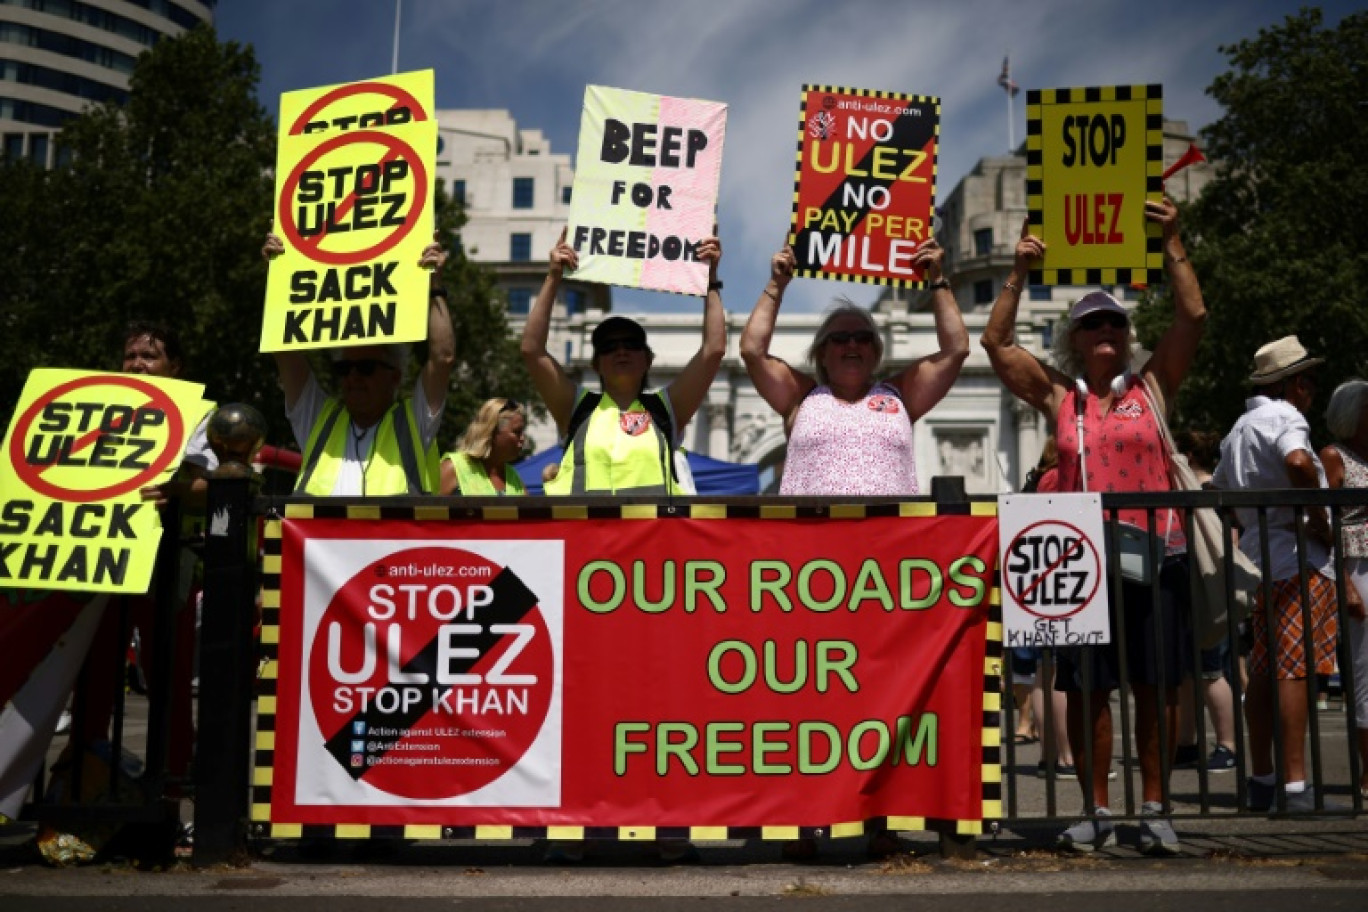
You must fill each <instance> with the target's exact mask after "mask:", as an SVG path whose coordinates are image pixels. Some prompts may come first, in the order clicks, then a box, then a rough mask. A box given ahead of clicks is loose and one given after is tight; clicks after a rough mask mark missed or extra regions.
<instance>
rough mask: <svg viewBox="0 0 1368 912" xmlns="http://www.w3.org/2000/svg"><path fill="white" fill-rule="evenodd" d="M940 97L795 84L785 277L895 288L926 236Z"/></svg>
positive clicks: (904, 281)
mask: <svg viewBox="0 0 1368 912" xmlns="http://www.w3.org/2000/svg"><path fill="white" fill-rule="evenodd" d="M939 135H940V99H939V98H933V97H929V96H925V95H900V94H896V93H893V92H876V91H870V90H868V89H842V88H836V87H833V86H817V85H805V86H803V94H802V102H801V106H800V109H799V115H798V161H797V173H796V175H795V177H794V185H795V190H794V194H793V225H792V227H791V229H790V234H789V245H790V246H792V247H793V253H794V257H795V258H796V259H797V269H796V272H795V274H796V275H800V276H805V277H808V278H823V279H841V280H843V281H847V282H866V283H872V284H876V285H892V286H895V287H900V288H912V287H920V286H921V285H923V284H924V280H925V276H924V275H923V274H922V270H920V269H917V268H914V267H913V265H912V255H913V253H915V252H916V249H917V247H918V245H920V244H921V243H922V242H923V241H925V240H926V239H927V238H929V237H931V233H932V216H933V213H934V212H935V207H936V156H937V152H936V149H937V142H938V137H939Z"/></svg>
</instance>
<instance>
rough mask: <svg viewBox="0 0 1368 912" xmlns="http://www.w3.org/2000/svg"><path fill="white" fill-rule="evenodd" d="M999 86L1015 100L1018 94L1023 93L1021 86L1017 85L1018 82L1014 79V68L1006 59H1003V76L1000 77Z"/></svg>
mask: <svg viewBox="0 0 1368 912" xmlns="http://www.w3.org/2000/svg"><path fill="white" fill-rule="evenodd" d="M998 85H1000V86H1002V87H1003V88H1004V89H1006V90H1007V94H1008V95H1011V96H1012V97H1013V98H1015V97H1016V94H1017V92H1020V91H1021V86H1019V85H1017V84H1016V80H1014V79H1012V67H1011V65H1010V64H1009V63H1008V61H1007V58H1006V57H1003V58H1002V75H1001V76H999V77H998Z"/></svg>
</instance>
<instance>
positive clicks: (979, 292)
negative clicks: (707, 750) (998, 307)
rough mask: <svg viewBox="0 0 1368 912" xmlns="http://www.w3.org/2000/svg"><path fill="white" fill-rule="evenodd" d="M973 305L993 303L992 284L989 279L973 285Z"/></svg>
mask: <svg viewBox="0 0 1368 912" xmlns="http://www.w3.org/2000/svg"><path fill="white" fill-rule="evenodd" d="M974 303H975V304H991V303H993V282H992V280H991V279H984V280H983V281H982V282H975V283H974Z"/></svg>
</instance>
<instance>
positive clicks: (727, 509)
mask: <svg viewBox="0 0 1368 912" xmlns="http://www.w3.org/2000/svg"><path fill="white" fill-rule="evenodd" d="M669 509H670V508H669V507H667V506H656V505H653V504H624V505H620V506H616V507H611V508H610V507H604V508H601V509H600V508H584V507H569V508H550V509H545V508H538V509H526V508H518V507H489V508H484V509H480V510H474V509H466V508H459V507H456V508H453V507H427V506H422V507H384V508H377V507H374V506H369V505H367V506H332V505H327V506H319V505H313V504H287V505H286V506H285V510H284V515H285V519H356V520H376V519H382V518H383V519H393V520H409V521H418V522H423V521H438V522H441V521H450V520H452V519H459V520H490V521H501V520H508V519H515V520H516V519H519V518H537V519H544V518H546V514H547V513H548V512H549V513H552V514H555V515H554V517H553V518H556V519H589V518H594V519H600V518H603V519H611V518H620V519H654V518H680V517H681V516H687V518H690V519H727V518H729V517H735V518H743V517H744V518H750V519H755V518H758V519H799V518H809V517H827V518H830V519H864V518H873V517H876V516H898V517H924V518H925V517H934V516H956V515H958V516H966V515H967V516H996V515H997V503H996V502H992V501H974V502H969V503H950V504H937V503H932V502H902V503H889V504H829V505H826V506H812V507H808V506H799V505H787V504H775V505H773V506H759V507H752V506H736V505H732V504H690V505H689V510H688V512H687V514H683V513H680V512H679V511H677V510H676V512H674V513H669V512H666V511H667V510H669ZM453 514H456V515H453ZM533 514H535V517H534V516H533ZM591 514H592V515H591ZM648 514H649V515H648ZM281 535H282V523H281V520H279V519H272V520H268V521H267V522H266V524H265V532H264V535H263V537H262V552H263V553H262V561H261V588H262V596H261V648H262V657H263V660H264V661H263V664H262V668H261V673H260V676H259V680H258V682H257V693H258V696H257V730H256V751H255V761H254V765H253V769H252V804H251V813H250V820H251V832H252V835H254V836H256V837H262V838H270V839H297V838H304V837H308V838H323V839H328V838H331V839H370V838H372V837H376V838H396V839H479V840H488V841H499V840H511V839H565V840H577V839H615V840H620V841H634V840H652V839H658V838H687V839H691V840H694V841H700V842H701V841H709V840H737V839H762V840H781V841H785V840H791V839H798V838H802V837H821V836H831V837H833V838H839V837H846V836H861V835H864V834H866V833H875V832H879V831H881V830H895V831H897V830H927V831H930V832H938V833H949V834H956V835H961V836H977V835H979V834H981V833H982V832H983V824H984V821H987V820H996V819H998V818H1000V817H1001V816H1002V767H1001V734H1000V731H999V719H998V713H999V712H1000V711H1001V708H1002V706H1001V664H1002V613H1001V612H1002V609H1001V600H1000V596H999V591H998V588H997V586H996V585H995V586H993V588H992V589H991V590H990V592H989V602H990V607H989V620H988V628H987V631H986V636H987V646H986V650H985V662H984V676H983V727H982V730H981V733H980V738H979V742H980V744H981V745H982V760H981V763H982V771H981V777H980V778H981V783H982V796H983V797H982V819H980V820H949V819H942V818H935V817H898V816H889V817H872V818H870V819H868V820H855V821H847V822H844V823H834V824H831V825H830V826H825V827H797V826H759V827H727V826H690V827H651V826H625V827H578V826H544V827H529V826H511V825H509V826H505V825H483V826H471V825H459V826H457V825H445V824H410V825H386V826H373V825H371V824H365V823H337V824H319V825H316V824H299V823H279V822H275V821H273V820H272V819H271V789H272V787H273V786H274V783H275V733H276V700H277V683H278V681H279V664H278V663H279V645H280V571H281V545H282V538H281Z"/></svg>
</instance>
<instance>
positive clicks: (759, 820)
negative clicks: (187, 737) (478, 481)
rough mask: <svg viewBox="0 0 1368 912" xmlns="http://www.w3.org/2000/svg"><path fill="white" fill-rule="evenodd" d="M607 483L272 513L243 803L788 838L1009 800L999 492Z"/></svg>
mask: <svg viewBox="0 0 1368 912" xmlns="http://www.w3.org/2000/svg"><path fill="white" fill-rule="evenodd" d="M620 509H621V512H622V515H621V516H617V515H613V516H612V517H611V518H593V519H588V518H567V519H558V518H551V512H552V511H550V510H547V509H545V508H542V509H540V510H537V511H529V513H530V514H531V515H523V516H518V515H517V513H518V511H517V510H516V509H508V508H505V509H503V510H502V511H500V516H499V517H497V518H498V519H512V520H513V521H490V520H456V519H447V518H444V515H443V514H446V512H447V511H446V510H445V509H444V508H418V509H417V510H415V511H413V512H414V514H415V515H414V518H409V517H402V516H396V514H397V513H398V514H402V513H403V512H404V511H403V509H402V508H395V509H393V510H391V509H386V510H385V511H384V517H385V518H380V516H381V514H380V513H379V512H378V511H375V510H374V509H368V508H361V509H360V510H358V511H355V512H353V513H352V514H350V515H349V514H348V508H346V507H342V506H338V507H332V506H329V507H316V508H307V510H308V512H309V513H310V514H312V517H313V518H302V519H291V518H289V516H288V514H287V518H286V519H285V520H284V521H283V523H280V524H272V526H271V528H269V529H268V532H267V542H268V546H267V555H268V556H267V559H266V560H267V563H266V568H267V573H268V577H267V584H268V594H267V598H266V603H265V604H266V606H267V615H266V627H267V634H266V636H265V639H266V641H267V642H272V641H278V653H277V656H276V658H277V662H278V664H275V665H272V666H270V667H269V670H268V674H267V678H268V682H269V683H268V691H270V690H273V691H274V697H273V699H271V700H270V701H269V702H268V704H267V706H266V708H265V710H264V712H265V719H266V721H265V722H264V723H263V725H262V726H261V727H262V729H263V730H262V731H261V732H260V735H259V738H260V740H259V741H258V770H257V776H256V781H257V782H258V784H259V786H262V787H259V788H258V789H257V792H256V795H255V798H254V806H253V819H254V820H257V821H259V822H261V823H262V824H263V825H264V824H265V823H266V822H269V824H270V825H271V826H270V832H272V833H273V834H275V835H285V836H288V835H291V834H292V833H294V834H297V833H301V832H306V830H305V829H304V828H306V827H309V826H329V827H336V828H339V831H340V830H341V829H343V828H350V829H349V830H348V832H349V833H350V834H351V835H363V834H367V833H374V832H375V828H381V830H382V831H385V828H399V829H395V830H392V832H394V833H396V834H400V833H402V835H406V836H409V837H419V838H421V837H423V836H425V835H430V836H434V837H440V836H442V835H443V834H446V835H447V836H449V835H450V834H451V833H453V832H456V831H461V830H462V828H467V827H468V828H473V829H474V834H475V835H477V836H492V837H497V836H498V835H499V834H500V833H503V834H504V836H505V837H507V836H508V835H510V834H511V831H509V830H506V829H501V828H508V827H518V828H521V829H520V832H522V831H525V829H526V828H544V829H545V831H546V833H547V835H550V836H552V837H553V838H556V837H563V838H575V837H577V836H583V835H591V836H592V835H621V836H624V837H629V838H630V837H635V838H643V834H644V838H650V836H651V834H653V833H654V832H655V831H656V829H657V828H686V829H687V830H688V831H689V834H690V835H693V836H694V837H696V838H698V837H700V836H703V835H704V834H706V833H713V834H717V833H721V832H727V833H732V834H736V833H741V832H746V833H751V834H752V835H756V836H761V835H764V836H766V837H769V838H791V837H792V836H794V835H797V834H798V833H799V832H800V831H806V832H811V831H813V830H815V829H826V830H828V831H829V832H831V833H832V834H833V835H854V834H856V833H859V832H864V831H867V830H869V829H874V828H879V827H882V826H883V825H884V824H887V825H890V826H892V827H894V828H897V829H923V828H933V827H936V826H940V825H949V826H951V827H957V828H959V830H960V831H961V832H966V831H967V832H977V831H978V826H979V825H980V824H981V821H982V820H983V819H984V818H985V817H992V816H996V815H997V813H998V812H999V806H998V801H997V797H998V796H997V793H996V788H997V783H998V781H999V778H998V772H997V766H996V762H997V754H996V749H995V747H996V716H995V711H996V707H997V702H996V701H997V684H996V678H995V677H994V676H993V675H992V674H991V670H992V666H990V665H989V664H988V663H989V662H990V661H991V662H993V663H995V662H996V659H992V660H989V659H986V652H987V643H988V641H989V632H990V627H992V628H994V629H996V627H997V626H998V625H997V624H996V623H994V624H991V625H990V623H989V606H990V604H992V603H993V602H994V601H995V590H994V585H995V584H994V578H993V573H994V564H995V553H996V548H997V521H996V518H995V517H994V516H992V515H967V514H963V515H936V514H935V506H934V505H931V504H905V505H893V506H891V507H887V508H870V512H879V511H880V510H882V512H883V513H885V514H888V515H864V514H865V509H864V508H854V511H855V513H857V514H860V515H858V516H856V515H852V518H832V517H830V516H824V517H821V518H815V517H807V516H799V515H797V514H796V512H795V510H794V509H793V508H787V509H785V508H780V509H778V510H774V509H772V508H768V507H767V508H765V509H764V511H763V512H764V518H762V517H761V516H760V515H758V513H759V511H757V510H756V509H754V508H750V510H749V512H747V513H745V514H744V515H728V511H729V510H733V508H728V507H720V506H718V507H702V508H700V507H694V508H692V515H691V517H690V518H657V513H656V510H657V508H656V507H653V506H651V507H638V508H633V507H623V508H620ZM606 512H608V513H611V514H617V512H618V509H617V508H614V509H612V510H609V511H606ZM733 512H735V511H734V510H733ZM597 515H598V514H597V513H595V516H597ZM580 516H583V513H580ZM634 516H640V517H642V518H632V517H634ZM324 517H327V518H324ZM274 555H278V557H276V556H274ZM275 569H278V571H279V575H278V578H276V577H274V576H272V575H271V571H272V570H275ZM276 579H278V591H270V590H271V587H272V583H273V581H275V580H276ZM994 640H996V634H994ZM272 708H273V709H274V714H272V713H271V712H270V710H271V709H272ZM600 828H609V829H608V830H607V831H605V830H603V829H600ZM261 832H265V830H261Z"/></svg>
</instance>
